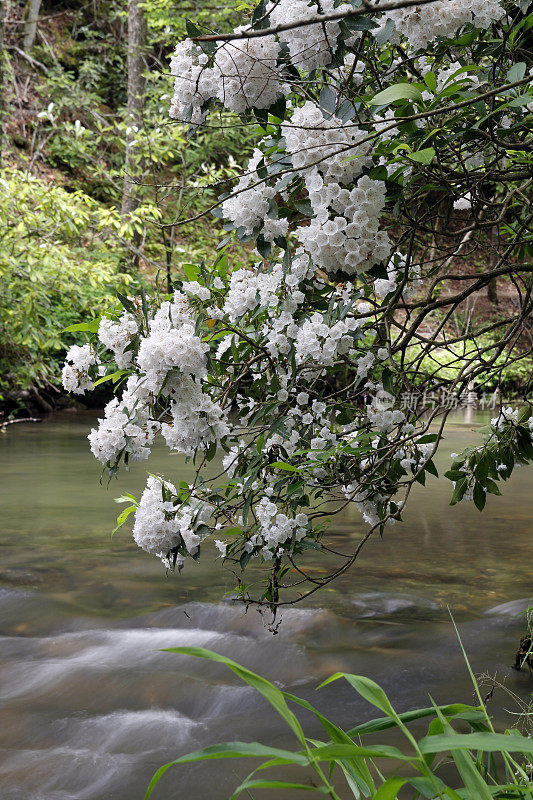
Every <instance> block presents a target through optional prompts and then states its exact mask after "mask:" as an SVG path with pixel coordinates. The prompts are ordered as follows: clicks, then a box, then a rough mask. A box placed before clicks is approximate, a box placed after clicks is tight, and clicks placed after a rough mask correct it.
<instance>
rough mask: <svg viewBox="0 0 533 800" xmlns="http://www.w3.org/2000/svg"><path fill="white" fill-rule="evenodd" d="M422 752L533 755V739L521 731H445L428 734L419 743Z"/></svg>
mask: <svg viewBox="0 0 533 800" xmlns="http://www.w3.org/2000/svg"><path fill="white" fill-rule="evenodd" d="M418 746H419V748H420V752H421V753H424V754H425V753H444V752H446V751H447V750H450V751H453V750H471V751H474V750H482V751H483V752H485V753H496V752H501V753H528V754H529V755H533V739H528V738H527V737H525V736H522V735H521V734H519V733H514V734H513V735H512V736H511V735H508V734H505V733H455V732H454V733H444V734H442V735H440V736H426V737H425V738H423V739H421V740H420V741H419V743H418Z"/></svg>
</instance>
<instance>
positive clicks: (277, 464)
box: [268, 461, 300, 472]
mask: <svg viewBox="0 0 533 800" xmlns="http://www.w3.org/2000/svg"><path fill="white" fill-rule="evenodd" d="M268 466H269V467H272V468H274V469H282V470H284V471H285V472H299V471H300V470H299V468H298V467H295V466H293V465H292V464H287V463H286V462H285V461H273V462H272V464H268Z"/></svg>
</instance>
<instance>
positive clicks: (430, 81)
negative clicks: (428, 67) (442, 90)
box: [424, 71, 437, 92]
mask: <svg viewBox="0 0 533 800" xmlns="http://www.w3.org/2000/svg"><path fill="white" fill-rule="evenodd" d="M424 83H425V84H426V86H427V87H428V89H430V91H432V92H436V91H437V79H436V78H435V73H434V72H431V71H430V72H426V74H425V75H424Z"/></svg>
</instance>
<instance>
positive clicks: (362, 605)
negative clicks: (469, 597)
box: [349, 592, 441, 619]
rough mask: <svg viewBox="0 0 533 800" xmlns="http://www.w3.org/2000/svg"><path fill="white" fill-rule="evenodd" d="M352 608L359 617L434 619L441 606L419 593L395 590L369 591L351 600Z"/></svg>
mask: <svg viewBox="0 0 533 800" xmlns="http://www.w3.org/2000/svg"><path fill="white" fill-rule="evenodd" d="M349 603H350V610H351V611H352V612H354V613H355V615H356V616H357V617H358V618H359V619H387V618H389V617H393V618H395V619H396V618H409V619H433V618H434V617H435V616H436V615H437V614H438V613H439V612H440V611H441V607H440V605H439V604H438V603H436V602H435V601H433V600H429V599H427V598H425V597H419V596H418V595H411V594H403V593H402V594H395V593H393V592H368V593H367V594H360V595H358V596H357V597H355V598H354V599H353V600H350V601H349Z"/></svg>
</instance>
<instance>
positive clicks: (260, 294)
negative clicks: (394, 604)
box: [222, 264, 283, 322]
mask: <svg viewBox="0 0 533 800" xmlns="http://www.w3.org/2000/svg"><path fill="white" fill-rule="evenodd" d="M282 279H283V271H282V267H281V265H280V264H276V265H275V266H274V267H273V269H272V270H271V271H270V272H256V271H252V270H249V269H238V270H236V271H235V272H233V273H232V275H231V278H230V284H229V289H228V292H227V294H226V298H225V301H224V306H223V309H222V310H223V312H224V314H227V315H228V317H229V320H230V321H231V322H235V321H236V320H238V319H240V318H241V317H242V316H244V314H246V313H247V312H248V311H253V310H254V309H255V308H257V306H262V307H264V308H270V309H273V308H275V307H276V306H277V305H278V303H279V298H278V295H277V292H278V290H279V288H280V285H281V282H282Z"/></svg>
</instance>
